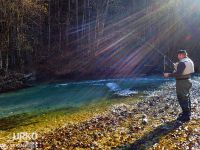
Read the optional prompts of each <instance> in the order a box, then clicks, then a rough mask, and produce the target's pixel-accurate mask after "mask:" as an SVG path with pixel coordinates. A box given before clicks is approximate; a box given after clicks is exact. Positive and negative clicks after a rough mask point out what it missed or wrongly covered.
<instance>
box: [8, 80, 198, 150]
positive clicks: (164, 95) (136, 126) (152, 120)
mask: <svg viewBox="0 0 200 150" xmlns="http://www.w3.org/2000/svg"><path fill="white" fill-rule="evenodd" d="M199 85H200V80H199V78H198V77H197V78H195V79H194V80H193V89H192V94H191V95H192V119H191V121H190V122H187V123H184V124H177V122H176V121H175V120H176V117H177V115H178V114H179V113H180V107H179V105H178V103H177V101H176V95H175V89H174V83H166V84H164V85H163V86H162V87H160V89H159V90H157V91H155V92H151V93H148V96H140V97H138V98H137V99H139V101H135V100H134V101H133V98H131V97H130V98H128V101H119V102H117V103H116V104H113V103H112V104H111V105H107V106H106V107H104V108H106V109H102V110H101V111H99V112H97V113H95V115H94V114H93V113H91V114H90V115H87V116H88V118H87V117H86V118H84V117H83V118H81V116H80V118H81V119H78V120H79V121H73V119H75V120H76V118H73V119H72V120H71V122H68V124H65V125H64V124H60V126H57V127H56V128H55V129H54V130H51V131H48V132H47V131H46V132H43V134H40V136H39V138H38V139H37V140H33V141H31V142H32V143H33V145H34V144H35V146H37V147H41V148H43V149H52V148H57V149H162V148H167V149H184V150H185V149H199V148H200V139H199V137H200V129H199V124H200V115H199V110H200V106H199V104H200V99H199V96H200V95H199V93H200V92H199ZM90 110H91V112H92V111H94V112H96V111H95V110H96V109H95V107H94V108H93V109H90ZM92 114H93V115H92ZM85 115H86V114H84V116H85ZM60 119H61V118H59V120H60ZM65 119H66V118H65ZM65 119H64V120H63V122H65V123H66V122H67V120H65ZM68 121H69V120H68ZM52 123H53V120H52ZM53 124H54V123H53ZM55 124H56V122H55ZM55 124H54V125H55ZM57 124H58V122H57ZM15 142H16V141H15ZM29 142H30V141H29ZM23 144H24V145H26V144H27V143H26V142H25V143H23ZM29 144H30V143H29ZM8 145H9V144H8Z"/></svg>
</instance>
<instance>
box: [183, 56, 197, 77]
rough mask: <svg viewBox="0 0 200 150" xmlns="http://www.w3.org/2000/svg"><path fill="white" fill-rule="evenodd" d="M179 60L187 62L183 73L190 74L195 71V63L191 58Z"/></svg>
mask: <svg viewBox="0 0 200 150" xmlns="http://www.w3.org/2000/svg"><path fill="white" fill-rule="evenodd" d="M179 62H183V63H185V66H186V67H185V69H184V71H183V73H182V75H189V74H191V73H194V63H193V61H192V60H191V59H190V58H188V57H187V58H184V59H182V60H180V61H179Z"/></svg>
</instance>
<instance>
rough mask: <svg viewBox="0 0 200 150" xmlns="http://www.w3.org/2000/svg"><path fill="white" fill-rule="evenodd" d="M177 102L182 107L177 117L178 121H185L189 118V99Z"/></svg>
mask: <svg viewBox="0 0 200 150" xmlns="http://www.w3.org/2000/svg"><path fill="white" fill-rule="evenodd" d="M179 104H180V106H181V108H182V113H181V114H180V115H179V117H178V118H177V120H178V121H181V122H187V121H189V120H190V116H191V108H190V101H189V100H179Z"/></svg>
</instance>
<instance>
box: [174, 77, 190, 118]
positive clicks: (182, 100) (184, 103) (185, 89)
mask: <svg viewBox="0 0 200 150" xmlns="http://www.w3.org/2000/svg"><path fill="white" fill-rule="evenodd" d="M191 87H192V82H191V80H190V79H182V80H176V94H177V98H178V101H179V104H180V106H181V108H182V112H183V115H185V116H190V115H191V100H190V89H191Z"/></svg>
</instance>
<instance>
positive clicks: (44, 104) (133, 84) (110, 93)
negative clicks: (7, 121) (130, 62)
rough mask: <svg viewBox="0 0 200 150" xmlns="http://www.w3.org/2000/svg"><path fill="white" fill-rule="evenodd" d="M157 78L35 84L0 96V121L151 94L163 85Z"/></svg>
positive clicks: (163, 80) (162, 80)
mask: <svg viewBox="0 0 200 150" xmlns="http://www.w3.org/2000/svg"><path fill="white" fill-rule="evenodd" d="M172 81H173V79H164V78H163V77H159V76H149V77H137V78H126V79H105V80H90V81H83V82H69V83H65V82H63V83H53V84H44V85H38V86H35V87H32V88H27V89H22V90H19V91H16V92H11V93H4V94H1V95H0V118H2V117H7V116H12V115H16V114H21V113H36V112H37V113H38V112H46V111H49V110H54V109H59V108H69V107H80V106H82V105H87V104H95V103H96V102H99V101H101V100H108V101H110V100H112V97H118V96H119V97H122V96H124V97H127V96H134V95H137V94H138V93H144V92H146V91H153V90H156V89H158V88H159V86H160V85H163V83H165V82H172Z"/></svg>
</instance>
